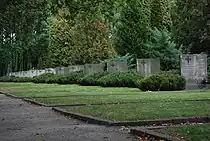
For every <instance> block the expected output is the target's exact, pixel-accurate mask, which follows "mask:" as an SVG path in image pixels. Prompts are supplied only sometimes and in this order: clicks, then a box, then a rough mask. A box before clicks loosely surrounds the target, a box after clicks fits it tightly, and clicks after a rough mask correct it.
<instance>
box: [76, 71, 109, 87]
mask: <svg viewBox="0 0 210 141" xmlns="http://www.w3.org/2000/svg"><path fill="white" fill-rule="evenodd" d="M106 75H108V72H100V73H96V74H92V75H86V76H84V77H83V78H81V79H80V80H79V84H80V85H82V86H98V85H99V84H98V79H100V78H101V77H104V76H106Z"/></svg>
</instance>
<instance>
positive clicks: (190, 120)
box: [52, 107, 210, 126]
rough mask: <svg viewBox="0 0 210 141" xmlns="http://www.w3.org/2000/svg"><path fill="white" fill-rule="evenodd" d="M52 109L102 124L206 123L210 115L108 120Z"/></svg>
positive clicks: (209, 119)
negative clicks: (162, 118)
mask: <svg viewBox="0 0 210 141" xmlns="http://www.w3.org/2000/svg"><path fill="white" fill-rule="evenodd" d="M52 110H54V111H56V112H59V113H61V114H63V115H65V116H70V117H72V118H76V119H79V120H82V121H85V122H88V123H93V124H102V125H109V126H149V125H155V126H157V125H164V124H173V125H174V124H182V123H208V122H209V121H210V117H187V118H175V119H165V120H140V121H122V122H121V121H110V120H104V119H100V118H96V117H92V116H86V115H83V114H79V113H74V112H69V111H66V110H64V109H61V108H55V107H54V108H52Z"/></svg>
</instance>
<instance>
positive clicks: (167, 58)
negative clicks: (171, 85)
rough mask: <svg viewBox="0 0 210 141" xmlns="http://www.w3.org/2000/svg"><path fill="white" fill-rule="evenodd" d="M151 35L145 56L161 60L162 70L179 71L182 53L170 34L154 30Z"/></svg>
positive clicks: (164, 30) (163, 30)
mask: <svg viewBox="0 0 210 141" xmlns="http://www.w3.org/2000/svg"><path fill="white" fill-rule="evenodd" d="M151 33H152V35H151V38H150V40H148V41H147V43H146V44H145V46H146V50H145V51H144V53H145V56H146V57H147V58H159V59H160V62H161V69H162V70H170V69H177V68H178V66H179V56H180V54H181V51H180V50H178V49H177V45H176V43H175V42H174V41H173V40H172V38H171V34H170V32H168V31H167V30H166V29H162V30H159V29H157V28H154V29H152V30H151Z"/></svg>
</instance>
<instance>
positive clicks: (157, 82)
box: [137, 72, 186, 91]
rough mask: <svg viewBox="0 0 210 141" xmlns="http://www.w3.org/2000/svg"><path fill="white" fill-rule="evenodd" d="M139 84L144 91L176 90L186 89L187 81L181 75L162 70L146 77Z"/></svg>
mask: <svg viewBox="0 0 210 141" xmlns="http://www.w3.org/2000/svg"><path fill="white" fill-rule="evenodd" d="M137 84H138V87H139V89H140V90H142V91H175V90H183V89H185V85H186V81H185V79H184V77H183V76H181V75H178V74H173V73H170V72H165V73H164V72H161V73H159V74H154V75H152V76H149V77H146V78H144V79H142V80H141V81H138V82H137Z"/></svg>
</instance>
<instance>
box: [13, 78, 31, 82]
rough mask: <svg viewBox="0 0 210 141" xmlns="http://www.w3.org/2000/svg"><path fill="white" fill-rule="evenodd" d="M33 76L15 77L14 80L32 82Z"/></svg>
mask: <svg viewBox="0 0 210 141" xmlns="http://www.w3.org/2000/svg"><path fill="white" fill-rule="evenodd" d="M32 80H33V78H30V77H14V78H13V82H32Z"/></svg>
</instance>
